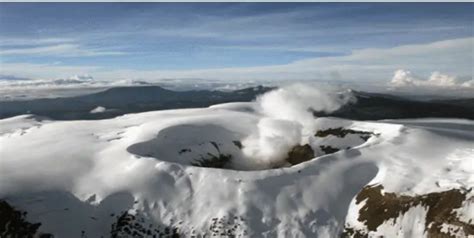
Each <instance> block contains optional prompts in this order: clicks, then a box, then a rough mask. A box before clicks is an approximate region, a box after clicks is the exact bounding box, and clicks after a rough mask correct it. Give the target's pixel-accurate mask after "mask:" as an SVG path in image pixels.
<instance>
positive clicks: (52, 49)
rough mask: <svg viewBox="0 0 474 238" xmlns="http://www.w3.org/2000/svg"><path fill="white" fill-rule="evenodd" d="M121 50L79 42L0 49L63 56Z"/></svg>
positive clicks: (5, 53) (16, 52)
mask: <svg viewBox="0 0 474 238" xmlns="http://www.w3.org/2000/svg"><path fill="white" fill-rule="evenodd" d="M124 54H125V53H124V52H120V51H106V50H102V49H91V48H85V47H82V46H81V45H79V44H56V45H47V46H35V47H22V48H10V49H4V50H0V55H4V56H6V55H27V56H62V57H90V56H110V55H124Z"/></svg>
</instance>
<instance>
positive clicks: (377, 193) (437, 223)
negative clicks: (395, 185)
mask: <svg viewBox="0 0 474 238" xmlns="http://www.w3.org/2000/svg"><path fill="white" fill-rule="evenodd" d="M468 192H469V191H467V190H463V189H451V190H447V191H443V192H433V193H428V194H423V195H416V196H407V195H398V194H395V193H389V192H383V186H382V185H375V186H366V187H364V188H363V189H362V190H361V191H360V192H359V194H358V195H357V197H356V203H357V204H360V203H361V202H362V201H365V204H364V206H362V208H361V209H360V210H359V217H358V220H359V221H360V222H362V223H364V224H365V226H366V229H367V231H376V230H377V228H378V227H379V226H380V225H381V224H382V223H384V222H387V221H389V220H390V219H396V218H397V217H399V216H401V215H403V214H405V213H406V212H407V211H408V210H409V209H410V208H412V207H415V206H418V205H421V206H423V207H425V208H426V209H427V210H428V211H427V213H426V217H425V232H426V233H427V235H428V237H454V236H452V235H450V234H447V233H444V232H442V231H441V228H442V224H450V225H454V226H456V227H459V229H462V232H463V233H464V234H466V235H474V224H473V223H472V221H471V222H470V223H466V222H463V221H461V220H460V219H459V218H458V217H457V216H456V213H455V212H454V210H455V209H457V208H460V207H461V206H462V203H463V201H465V200H466V196H467V193H468ZM367 231H364V230H357V229H355V228H352V227H346V228H345V231H344V233H343V234H342V237H368V234H367Z"/></svg>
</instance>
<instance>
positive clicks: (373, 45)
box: [0, 3, 474, 80]
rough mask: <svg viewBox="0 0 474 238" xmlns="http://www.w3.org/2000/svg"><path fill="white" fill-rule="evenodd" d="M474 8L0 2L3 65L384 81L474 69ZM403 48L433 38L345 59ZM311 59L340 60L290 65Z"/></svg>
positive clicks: (129, 73) (150, 74)
mask: <svg viewBox="0 0 474 238" xmlns="http://www.w3.org/2000/svg"><path fill="white" fill-rule="evenodd" d="M473 17H474V4H473V3H350V4H348V3H344V4H343V3H0V32H1V35H0V70H1V71H2V72H1V73H0V74H2V75H10V76H16V77H28V78H61V77H68V75H74V74H92V75H93V76H94V77H95V78H104V79H108V80H113V79H115V78H137V79H159V78H170V77H171V78H173V77H177V78H179V77H183V78H193V77H196V78H214V79H220V78H225V77H228V78H229V77H230V78H232V79H233V78H235V79H239V80H243V79H260V78H268V79H271V78H274V77H275V76H276V78H285V79H291V78H304V79H313V78H314V79H326V80H327V79H331V77H332V78H334V77H335V76H334V75H336V76H337V77H336V78H340V77H343V78H348V79H354V80H362V79H364V78H367V79H376V78H382V77H385V75H386V74H387V75H386V77H385V78H384V79H385V80H386V79H387V77H390V76H391V75H390V74H391V73H392V72H393V71H394V70H396V69H398V68H399V67H402V66H405V67H406V66H408V68H409V69H410V70H413V71H416V72H420V74H428V73H430V72H432V71H438V70H443V71H446V73H450V74H456V75H460V76H462V77H466V76H467V77H470V76H472V70H469V68H470V67H469V64H471V66H472V57H473V56H472V54H470V55H468V54H466V50H467V53H469V49H471V50H472V49H473V44H472V42H473V40H472V37H473V35H474V32H473V31H474V30H473V29H474V26H473V24H474V20H473ZM443 42H444V44H443ZM453 42H454V43H455V44H456V45H455V46H452V44H448V43H453ZM433 44H434V46H432V48H429V47H428V48H427V46H430V45H433ZM436 44H438V45H436ZM446 45H447V46H446ZM405 46H419V47H420V49H421V48H423V47H424V48H423V49H424V51H423V52H422V54H421V55H418V56H416V57H415V58H423V57H428V59H426V62H424V63H423V62H419V60H417V59H413V53H411V52H405V55H404V56H400V55H397V57H405V56H406V57H408V58H407V59H406V61H405V60H404V59H400V62H390V61H389V62H386V63H385V65H384V67H385V69H384V70H385V71H383V70H381V69H380V67H381V66H380V65H379V64H380V62H376V60H375V62H372V63H370V59H369V60H367V57H365V58H364V59H362V60H361V61H360V62H356V61H351V62H350V63H348V62H347V60H348V57H349V59H351V58H354V57H355V58H356V59H357V58H358V56H357V52H359V51H361V52H362V53H364V54H365V53H366V52H367V50H369V51H370V50H371V49H375V50H379V51H381V52H380V53H378V52H375V54H380V55H383V54H384V53H387V52H386V51H390V50H392V51H397V49H398V48H397V47H405ZM441 46H443V47H448V48H449V49H445V50H444V51H442V52H438V51H439V50H440V49H439V48H440V47H441ZM433 47H434V48H433ZM443 49H444V48H443ZM430 50H431V52H429V51H430ZM402 51H403V50H402ZM412 51H413V52H418V50H412ZM436 52H438V54H437V53H436ZM389 53H390V52H389ZM471 53H472V51H471ZM387 57H390V56H387ZM410 57H411V58H410ZM430 57H433V58H437V57H439V58H443V59H442V60H441V61H434V62H433V60H435V59H429V58H430ZM447 57H455V58H456V59H457V60H459V61H461V60H462V62H458V61H456V59H455V60H454V61H453V60H451V59H447ZM369 58H370V57H369ZM322 61H324V62H322ZM412 61H413V62H414V63H415V64H413V65H404V64H403V63H404V62H412ZM308 62H317V64H315V65H313V66H311V65H309V66H301V67H303V68H301V69H302V70H301V71H305V70H304V69H306V67H319V68H321V67H326V66H330V68H331V69H330V70H328V71H327V72H323V71H321V69H320V70H319V71H318V72H306V73H305V74H298V73H290V71H291V72H297V71H298V69H296V68H294V67H293V66H294V65H295V64H296V65H301V64H303V65H305V64H307V63H308ZM321 62H322V63H321ZM450 62H451V64H450V65H445V64H449V63H450ZM349 64H350V66H351V67H352V69H351V70H349V71H348V65H349ZM358 64H360V68H358V69H356V68H355V65H358ZM429 65H433V68H430V67H429ZM443 65H444V66H443ZM279 66H281V67H280V68H279ZM390 66H393V67H390ZM437 66H440V68H437ZM288 67H291V69H288ZM25 68H26V69H25ZM239 70H240V71H239ZM371 70H373V71H371ZM265 72H267V73H265ZM229 75H233V76H229ZM223 76H225V77H223Z"/></svg>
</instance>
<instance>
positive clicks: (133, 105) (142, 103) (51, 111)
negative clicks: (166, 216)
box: [0, 86, 474, 120]
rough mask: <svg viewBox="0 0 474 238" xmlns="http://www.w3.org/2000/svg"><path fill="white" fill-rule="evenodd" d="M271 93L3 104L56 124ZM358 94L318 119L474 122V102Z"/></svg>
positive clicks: (7, 113) (130, 95) (11, 111)
mask: <svg viewBox="0 0 474 238" xmlns="http://www.w3.org/2000/svg"><path fill="white" fill-rule="evenodd" d="M271 89H273V88H270V87H263V86H258V87H252V88H245V89H241V90H235V91H229V92H223V91H211V90H199V91H172V90H168V89H165V88H162V87H159V86H138V87H117V88H111V89H107V90H105V91H102V92H98V93H93V94H88V95H81V96H75V97H68V98H48V99H32V100H22V101H2V102H0V118H7V117H12V116H17V115H22V114H36V115H39V116H46V117H49V118H52V119H56V120H78V119H81V120H90V119H105V118H112V117H116V116H119V115H123V114H126V113H137V112H145V111H153V110H163V109H176V108H195V107H208V106H210V105H214V104H219V103H226V102H247V101H252V100H254V99H255V98H256V97H257V96H258V95H260V94H263V93H265V92H268V91H270V90H271ZM354 94H355V96H356V98H357V102H355V103H351V104H348V105H345V106H344V107H342V108H341V109H339V110H338V111H336V112H333V113H330V114H324V113H319V112H315V115H319V116H335V117H341V118H349V119H356V120H378V119H401V118H424V117H445V118H466V119H474V99H454V100H432V101H415V100H409V99H406V98H402V97H397V96H392V95H386V94H376V93H366V92H358V91H355V92H354ZM98 107H100V108H102V110H99V111H98V112H100V113H91V111H93V110H94V109H96V108H98Z"/></svg>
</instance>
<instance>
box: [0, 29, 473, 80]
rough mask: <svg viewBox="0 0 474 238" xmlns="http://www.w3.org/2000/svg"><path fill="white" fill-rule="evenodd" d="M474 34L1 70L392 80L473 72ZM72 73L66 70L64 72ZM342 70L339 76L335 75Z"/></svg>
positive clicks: (44, 74)
mask: <svg viewBox="0 0 474 238" xmlns="http://www.w3.org/2000/svg"><path fill="white" fill-rule="evenodd" d="M473 49H474V38H461V39H453V40H445V41H438V42H433V43H428V44H412V45H402V46H398V47H393V48H377V49H376V48H371V49H361V50H354V51H352V53H350V54H348V55H345V56H331V57H320V58H313V59H306V60H299V61H294V62H292V63H289V64H282V65H269V66H261V67H236V68H217V69H199V70H136V69H126V68H125V69H120V70H116V69H107V68H100V67H89V66H86V67H78V66H71V67H68V66H64V65H38V64H16V63H5V64H2V65H0V71H1V73H2V74H7V75H16V76H24V77H30V78H31V77H32V78H35V77H36V78H38V77H41V78H58V77H67V76H70V75H74V74H86V73H87V74H91V75H93V76H94V77H95V78H97V79H100V80H119V79H140V80H151V81H153V80H157V81H159V80H160V79H166V78H174V79H179V78H205V79H215V80H225V81H241V82H242V81H250V80H335V79H343V80H346V81H352V82H379V83H383V82H381V81H388V80H389V79H390V77H391V75H392V74H393V72H394V71H395V70H397V69H404V68H409V69H416V71H417V72H418V73H419V74H420V75H422V76H423V77H425V76H426V77H427V76H428V75H429V74H431V72H433V71H440V72H445V73H446V74H449V75H460V76H468V77H472V74H473V72H472V65H473V64H474V62H473V61H474V57H473V55H472V51H473ZM65 75H67V76H65ZM335 75H337V77H335Z"/></svg>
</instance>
